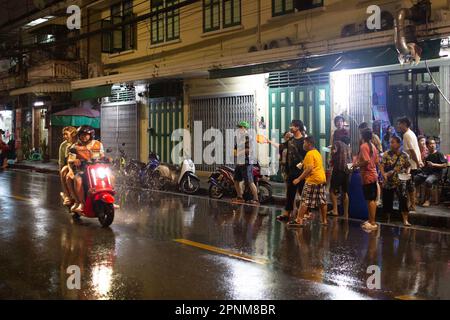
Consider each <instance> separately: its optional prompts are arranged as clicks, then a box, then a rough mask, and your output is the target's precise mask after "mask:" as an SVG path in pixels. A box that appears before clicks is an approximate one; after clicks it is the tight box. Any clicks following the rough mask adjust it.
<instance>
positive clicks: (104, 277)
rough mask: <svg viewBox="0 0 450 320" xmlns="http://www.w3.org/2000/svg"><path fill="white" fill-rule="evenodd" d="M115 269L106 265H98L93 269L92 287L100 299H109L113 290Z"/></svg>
mask: <svg viewBox="0 0 450 320" xmlns="http://www.w3.org/2000/svg"><path fill="white" fill-rule="evenodd" d="M112 274H113V269H112V268H111V267H109V266H107V265H105V264H98V265H95V266H94V267H93V268H92V286H93V287H94V290H95V292H96V293H97V294H98V295H99V297H98V298H99V299H107V298H108V297H107V294H108V293H109V291H110V290H111V282H112Z"/></svg>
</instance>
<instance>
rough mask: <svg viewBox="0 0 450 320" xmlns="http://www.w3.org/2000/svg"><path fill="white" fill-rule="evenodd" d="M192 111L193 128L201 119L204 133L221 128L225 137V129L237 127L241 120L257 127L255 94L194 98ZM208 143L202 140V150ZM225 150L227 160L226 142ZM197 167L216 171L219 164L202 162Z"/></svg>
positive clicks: (202, 169)
mask: <svg viewBox="0 0 450 320" xmlns="http://www.w3.org/2000/svg"><path fill="white" fill-rule="evenodd" d="M190 113H191V117H190V122H191V123H190V125H191V128H194V121H201V122H202V131H203V132H202V135H203V134H204V133H205V131H206V130H208V129H211V128H215V129H219V130H220V131H221V132H222V133H223V135H224V137H225V130H226V129H236V125H237V124H238V123H239V122H240V121H243V120H245V121H248V122H249V123H250V124H251V126H252V127H253V128H255V123H256V110H255V98H254V96H253V95H229V96H216V97H199V98H197V97H196V98H192V99H191V101H190ZM197 143H198V142H197ZM208 144H210V142H202V147H203V148H202V150H204V149H205V147H206V146H207V145H208ZM192 150H194V148H192ZM223 152H224V153H223V154H224V160H225V143H224V150H223ZM196 167H197V169H198V170H200V171H214V170H215V169H216V167H217V165H216V164H213V165H207V164H201V165H196Z"/></svg>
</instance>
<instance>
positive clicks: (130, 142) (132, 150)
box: [101, 103, 139, 159]
mask: <svg viewBox="0 0 450 320" xmlns="http://www.w3.org/2000/svg"><path fill="white" fill-rule="evenodd" d="M137 112H138V111H137V104H136V103H118V104H110V105H103V106H102V108H101V140H102V143H103V145H104V147H105V149H106V148H110V149H112V151H113V153H112V154H113V155H117V154H118V148H119V146H121V145H122V143H125V147H124V150H125V152H126V153H127V155H128V156H129V157H131V158H133V159H138V143H139V132H138V113H137Z"/></svg>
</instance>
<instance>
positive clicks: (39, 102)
mask: <svg viewBox="0 0 450 320" xmlns="http://www.w3.org/2000/svg"><path fill="white" fill-rule="evenodd" d="M43 105H44V102H43V101H36V102H35V103H34V106H35V107H42V106H43Z"/></svg>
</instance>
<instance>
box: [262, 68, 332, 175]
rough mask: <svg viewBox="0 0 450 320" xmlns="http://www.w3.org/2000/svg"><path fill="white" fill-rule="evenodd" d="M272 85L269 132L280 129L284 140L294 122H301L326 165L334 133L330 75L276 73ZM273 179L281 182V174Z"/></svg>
mask: <svg viewBox="0 0 450 320" xmlns="http://www.w3.org/2000/svg"><path fill="white" fill-rule="evenodd" d="M269 86H270V89H269V118H270V131H271V132H272V130H279V134H280V136H279V137H277V138H278V139H279V141H282V135H283V133H284V132H286V131H288V130H289V127H290V123H291V121H292V120H295V119H299V120H302V121H303V123H304V124H305V126H306V129H307V133H308V135H310V136H313V137H314V138H315V140H316V146H317V149H318V150H319V151H320V153H321V154H322V158H323V160H324V164H325V163H326V162H325V161H326V160H327V153H325V151H324V150H323V148H324V147H326V146H328V144H329V136H330V130H331V128H330V121H331V120H330V85H329V77H328V75H316V76H309V77H305V76H301V75H299V73H297V72H283V73H274V74H271V75H270V80H269ZM271 134H272V133H271ZM271 138H272V139H273V138H275V137H273V136H271ZM274 179H275V180H280V181H281V176H280V174H278V175H277V176H276V177H274Z"/></svg>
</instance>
